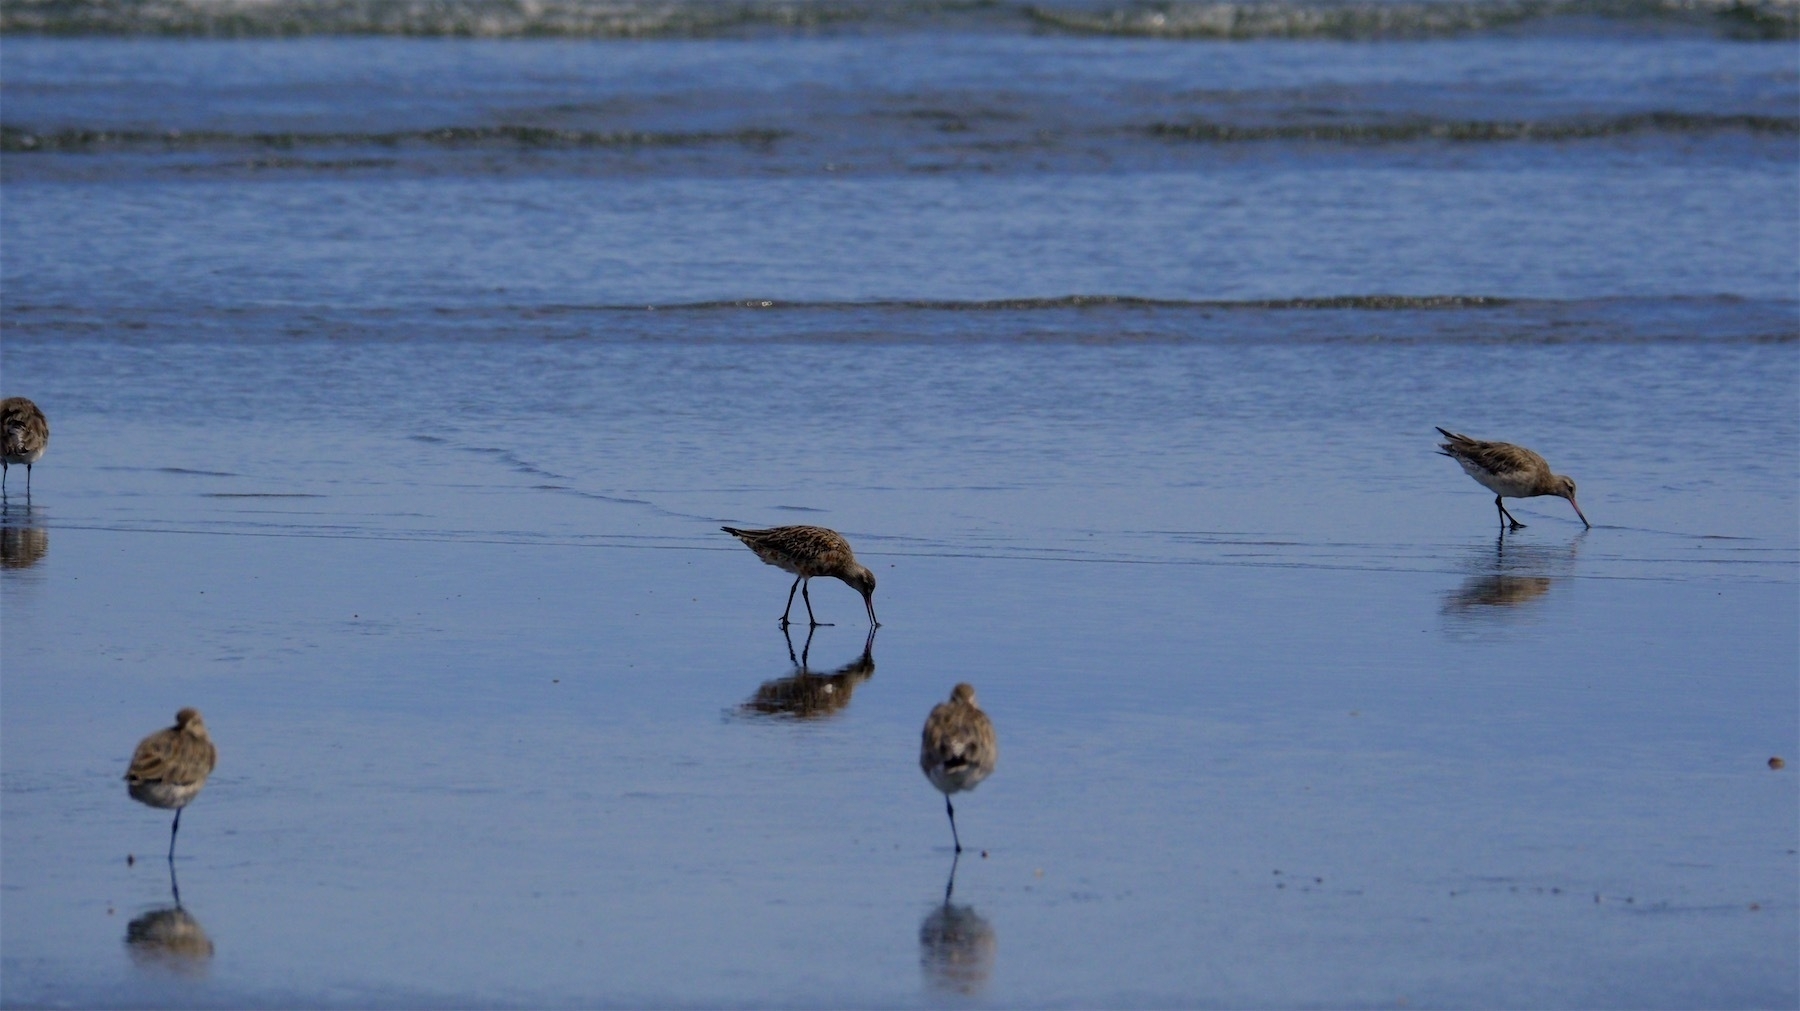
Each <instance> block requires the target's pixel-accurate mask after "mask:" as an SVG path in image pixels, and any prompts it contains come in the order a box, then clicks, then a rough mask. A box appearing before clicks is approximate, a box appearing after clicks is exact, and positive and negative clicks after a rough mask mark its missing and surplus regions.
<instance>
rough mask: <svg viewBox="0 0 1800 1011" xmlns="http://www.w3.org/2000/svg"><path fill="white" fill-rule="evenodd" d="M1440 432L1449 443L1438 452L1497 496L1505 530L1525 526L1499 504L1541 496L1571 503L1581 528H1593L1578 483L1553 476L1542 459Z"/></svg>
mask: <svg viewBox="0 0 1800 1011" xmlns="http://www.w3.org/2000/svg"><path fill="white" fill-rule="evenodd" d="M1438 431H1439V432H1442V433H1443V436H1444V438H1445V439H1448V440H1449V441H1448V442H1444V443H1440V444H1439V445H1438V452H1440V453H1442V454H1443V455H1444V456H1447V457H1449V458H1450V459H1452V460H1455V461H1456V462H1457V463H1460V464H1462V469H1463V470H1464V471H1465V472H1467V473H1468V475H1469V476H1470V477H1472V478H1474V479H1475V481H1476V483H1477V484H1480V485H1481V486H1482V487H1483V488H1486V489H1487V490H1488V491H1491V492H1493V493H1494V508H1496V509H1498V510H1500V525H1501V526H1502V527H1504V526H1506V525H1507V523H1509V522H1510V523H1511V524H1512V529H1514V530H1518V529H1520V528H1521V527H1523V526H1524V525H1525V524H1523V523H1520V522H1519V521H1518V520H1517V519H1515V518H1514V517H1513V514H1512V513H1509V512H1507V511H1506V506H1505V505H1503V504H1502V503H1501V502H1500V500H1501V499H1502V498H1534V497H1536V496H1538V495H1555V496H1557V497H1558V498H1566V499H1568V500H1569V504H1570V505H1572V506H1575V515H1577V516H1580V517H1581V525H1582V526H1584V527H1591V526H1593V524H1592V523H1589V522H1588V518H1587V516H1586V515H1585V514H1583V513H1582V511H1581V507H1580V506H1578V505H1575V479H1574V478H1572V477H1568V476H1566V475H1563V474H1552V473H1551V472H1550V464H1549V463H1548V462H1547V461H1546V460H1545V459H1544V458H1543V457H1541V456H1539V455H1537V454H1536V453H1534V452H1532V451H1531V450H1529V449H1526V448H1525V447H1524V446H1515V445H1513V444H1512V443H1510V442H1482V441H1481V440H1479V439H1471V438H1469V437H1468V436H1466V435H1458V434H1456V433H1455V432H1451V431H1446V430H1445V429H1442V428H1440V429H1438Z"/></svg>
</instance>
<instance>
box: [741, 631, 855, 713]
mask: <svg viewBox="0 0 1800 1011" xmlns="http://www.w3.org/2000/svg"><path fill="white" fill-rule="evenodd" d="M811 646H812V640H811V638H810V637H809V638H808V640H807V648H808V649H810V648H811ZM874 649H875V630H874V629H870V630H869V637H868V638H867V639H865V640H864V641H863V651H862V655H861V656H859V657H857V658H856V659H854V660H852V661H850V662H849V663H847V664H845V665H843V666H842V667H839V668H838V669H837V670H836V671H835V672H834V673H831V674H814V673H813V672H812V671H810V670H808V669H807V666H806V659H805V655H804V653H803V654H802V656H801V657H800V659H798V660H795V661H794V667H795V668H796V669H795V671H794V673H793V674H792V675H790V676H788V677H784V678H776V679H775V680H773V681H765V682H763V684H762V687H760V688H758V689H757V690H756V695H755V697H753V698H751V699H750V701H748V702H746V703H744V706H743V708H744V710H745V711H746V712H752V713H763V714H766V715H771V716H773V715H779V714H787V715H789V716H795V717H798V718H800V719H803V720H805V719H812V718H814V717H818V716H829V715H831V714H832V713H835V712H837V711H838V710H840V709H842V708H844V707H845V706H847V705H849V704H850V696H851V694H852V693H853V692H855V691H856V686H857V685H860V684H862V683H863V682H864V681H867V680H869V679H870V678H872V677H874V676H875V656H874ZM793 652H794V647H793V644H792V643H789V644H788V656H789V658H790V659H791V658H792V657H793Z"/></svg>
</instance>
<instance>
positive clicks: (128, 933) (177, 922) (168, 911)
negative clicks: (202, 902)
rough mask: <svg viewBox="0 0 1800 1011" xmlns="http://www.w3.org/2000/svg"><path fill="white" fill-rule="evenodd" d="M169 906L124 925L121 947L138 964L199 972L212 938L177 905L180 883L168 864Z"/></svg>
mask: <svg viewBox="0 0 1800 1011" xmlns="http://www.w3.org/2000/svg"><path fill="white" fill-rule="evenodd" d="M169 892H170V894H171V895H172V896H173V898H174V900H175V904H174V905H172V906H163V907H160V908H157V909H152V910H150V911H149V912H147V913H145V914H143V915H142V916H139V917H137V918H136V919H134V920H132V921H131V922H130V923H129V924H127V925H126V927H125V950H126V951H128V952H130V953H131V961H132V962H133V963H134V964H136V965H137V966H138V967H139V968H143V969H162V970H166V971H169V972H173V973H176V974H178V975H182V976H203V975H205V974H206V969H207V965H208V963H210V962H211V961H212V957H213V943H212V938H210V937H207V936H206V931H205V930H204V929H203V928H202V927H201V926H200V921H199V920H196V919H194V915H193V914H192V913H190V912H188V911H187V910H186V909H183V908H182V906H181V885H180V884H178V883H177V882H176V880H175V865H174V864H173V863H170V864H169Z"/></svg>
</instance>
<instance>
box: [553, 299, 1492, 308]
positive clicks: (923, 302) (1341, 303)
mask: <svg viewBox="0 0 1800 1011" xmlns="http://www.w3.org/2000/svg"><path fill="white" fill-rule="evenodd" d="M1517 304H1520V300H1518V299H1509V298H1495V297H1493V296H1490V295H1336V296H1329V297H1324V298H1270V299H1171V298H1141V297H1138V296H1135V295H1061V296H1055V297H1050V298H996V299H972V300H956V299H875V300H871V301H861V302H818V301H803V300H795V301H788V300H782V299H764V298H747V299H726V300H720V301H710V302H676V303H670V304H666V305H591V306H576V305H569V306H546V307H544V309H543V310H541V311H544V312H558V311H561V312H645V311H655V312H706V311H714V310H734V309H749V310H772V311H782V310H795V311H818V310H834V309H835V310H845V311H851V312H866V311H869V310H903V311H917V310H924V311H935V312H1021V311H1037V310H1057V309H1107V308H1122V309H1371V310H1392V309H1483V308H1495V307H1499V306H1507V305H1517Z"/></svg>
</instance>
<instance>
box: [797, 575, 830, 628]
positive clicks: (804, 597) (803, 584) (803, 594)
mask: <svg viewBox="0 0 1800 1011" xmlns="http://www.w3.org/2000/svg"><path fill="white" fill-rule="evenodd" d="M811 585H812V579H811V578H810V577H808V578H807V579H804V580H802V581H801V582H800V599H801V600H804V601H806V620H807V621H810V622H812V623H813V627H814V628H818V627H819V626H820V625H829V624H831V622H829V621H820V620H819V619H817V618H815V617H813V613H812V594H810V593H808V592H806V591H807V588H808V587H810V586H811Z"/></svg>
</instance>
